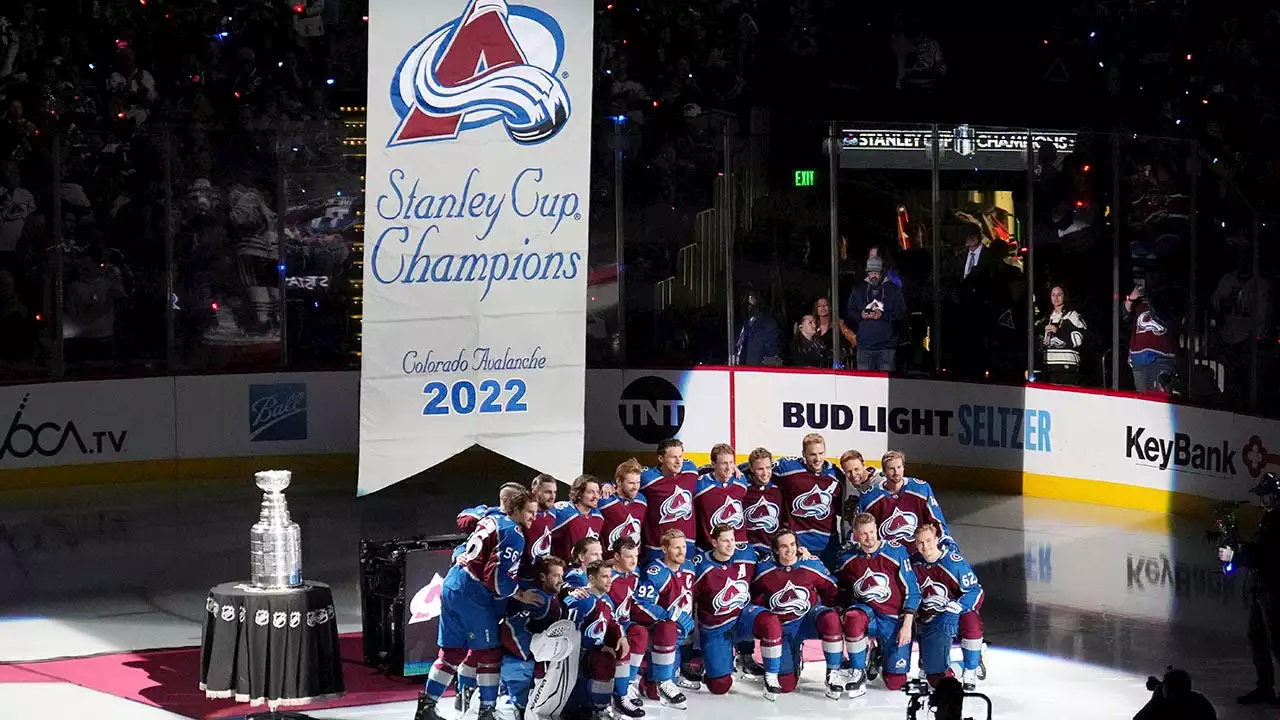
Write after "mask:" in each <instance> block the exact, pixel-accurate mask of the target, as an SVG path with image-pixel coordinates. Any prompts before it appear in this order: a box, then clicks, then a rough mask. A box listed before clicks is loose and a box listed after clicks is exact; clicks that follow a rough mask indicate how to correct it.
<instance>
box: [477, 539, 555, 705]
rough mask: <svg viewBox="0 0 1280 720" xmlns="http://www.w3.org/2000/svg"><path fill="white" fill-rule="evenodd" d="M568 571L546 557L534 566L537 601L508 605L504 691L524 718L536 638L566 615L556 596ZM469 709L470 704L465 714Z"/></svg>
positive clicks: (552, 557) (504, 625) (504, 632)
mask: <svg viewBox="0 0 1280 720" xmlns="http://www.w3.org/2000/svg"><path fill="white" fill-rule="evenodd" d="M564 570H565V564H564V560H561V559H560V558H558V557H556V556H555V555H543V556H542V557H540V558H538V560H537V562H536V563H534V568H533V573H532V574H533V575H534V576H535V577H536V578H537V580H536V581H535V582H534V583H533V586H532V588H531V589H532V591H533V593H534V594H535V595H536V596H537V602H535V603H524V602H521V601H520V600H517V599H514V598H513V599H512V600H510V601H508V602H507V617H506V618H505V619H504V620H503V621H502V627H501V633H502V647H503V649H504V650H506V655H505V656H504V657H503V658H502V676H501V689H502V691H503V692H504V693H505V694H506V695H507V697H509V698H511V704H512V705H514V706H515V708H516V717H517V718H521V717H523V716H524V709H525V706H526V705H527V704H528V702H529V688H530V687H531V686H532V685H533V672H534V661H533V651H532V649H531V643H532V642H533V636H534V634H535V633H539V632H542V631H543V630H545V629H546V628H547V627H549V626H550V625H551V623H553V622H555V621H556V620H559V619H560V617H561V616H562V615H563V614H564V613H563V610H564V608H563V606H562V605H561V603H560V601H559V600H558V599H557V597H556V596H557V595H558V594H559V592H560V586H561V585H562V583H563V582H564ZM526 596H528V595H527V594H526ZM465 707H466V702H464V704H463V708H464V710H463V712H465Z"/></svg>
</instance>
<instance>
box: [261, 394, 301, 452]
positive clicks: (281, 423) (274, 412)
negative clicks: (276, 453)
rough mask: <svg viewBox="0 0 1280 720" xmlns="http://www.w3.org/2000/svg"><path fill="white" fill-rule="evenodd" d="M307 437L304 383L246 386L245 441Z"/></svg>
mask: <svg viewBox="0 0 1280 720" xmlns="http://www.w3.org/2000/svg"><path fill="white" fill-rule="evenodd" d="M306 439H307V384H306V383H274V384H271V385H250V386H249V441H250V442H270V441H276V440H306Z"/></svg>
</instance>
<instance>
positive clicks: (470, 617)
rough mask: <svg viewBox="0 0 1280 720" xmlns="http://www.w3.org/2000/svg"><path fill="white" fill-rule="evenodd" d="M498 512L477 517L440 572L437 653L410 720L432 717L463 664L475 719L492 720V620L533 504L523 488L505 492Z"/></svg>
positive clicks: (497, 664) (508, 585)
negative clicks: (474, 696)
mask: <svg viewBox="0 0 1280 720" xmlns="http://www.w3.org/2000/svg"><path fill="white" fill-rule="evenodd" d="M503 512H504V514H503V515H491V516H489V517H485V518H483V519H481V520H480V522H479V523H477V524H476V529H475V530H474V531H473V532H472V533H471V536H470V537H469V538H468V539H467V544H466V549H465V551H464V552H463V553H462V554H460V555H459V556H458V558H457V560H456V562H455V564H454V566H453V567H451V568H449V573H448V575H447V576H446V577H445V581H444V587H443V589H442V591H441V598H440V608H441V613H440V620H439V631H438V632H439V638H438V641H437V642H438V644H439V647H440V655H439V658H438V659H437V660H436V662H435V665H434V666H432V668H431V672H430V673H429V674H428V676H427V686H426V689H425V691H424V692H422V693H420V694H419V695H418V707H417V711H416V712H415V713H414V718H415V720H438V719H439V717H440V716H439V714H438V713H437V712H436V704H437V703H438V702H439V701H440V696H441V695H443V694H444V691H445V689H447V688H448V687H449V683H450V682H451V681H452V680H453V677H454V675H455V674H456V673H457V672H458V666H459V665H463V666H465V667H466V668H467V669H468V670H469V671H470V672H471V673H472V674H474V675H475V677H476V679H477V682H478V685H479V695H480V715H479V717H480V720H492V718H493V717H494V708H495V706H496V705H497V701H498V673H499V670H500V668H501V665H502V648H501V641H500V639H499V632H498V623H499V622H500V621H501V619H502V616H503V614H504V610H505V609H506V599H507V598H509V597H511V596H512V595H516V594H517V589H518V588H517V584H516V578H517V577H518V575H519V573H520V557H521V555H522V554H523V553H524V534H523V533H524V530H526V529H528V527H529V525H531V524H532V523H533V518H534V516H535V515H536V514H537V512H538V504H537V502H536V501H535V500H534V499H533V496H532V495H530V494H529V493H528V492H527V491H525V490H523V489H522V490H521V491H520V492H518V493H514V494H512V495H510V496H508V498H507V500H506V501H505V502H504V503H503ZM518 599H520V600H521V601H522V602H527V603H529V604H534V603H536V602H537V598H536V597H534V596H533V595H532V594H531V593H530V594H524V593H522V594H521V595H520V596H519V597H518Z"/></svg>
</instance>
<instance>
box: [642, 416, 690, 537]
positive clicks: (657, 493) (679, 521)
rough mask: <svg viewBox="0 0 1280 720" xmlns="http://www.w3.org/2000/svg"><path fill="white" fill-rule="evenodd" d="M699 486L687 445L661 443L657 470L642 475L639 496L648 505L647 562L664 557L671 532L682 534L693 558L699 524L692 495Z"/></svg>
mask: <svg viewBox="0 0 1280 720" xmlns="http://www.w3.org/2000/svg"><path fill="white" fill-rule="evenodd" d="M697 485H698V468H697V466H695V465H694V464H693V463H692V462H691V461H689V460H686V459H685V457H684V443H682V442H680V441H679V440H676V439H674V438H673V439H669V440H663V441H662V442H660V443H658V466H657V467H656V468H646V469H645V471H644V472H643V473H641V474H640V492H642V493H644V496H645V499H646V500H647V501H648V507H647V509H646V511H645V518H644V527H643V528H641V531H640V533H641V537H642V539H643V541H644V546H645V560H646V562H653V561H654V560H658V559H660V558H661V557H662V555H663V552H662V538H663V536H664V535H666V533H667V531H668V530H679V531H680V534H681V535H682V536H683V537H684V538H685V540H686V541H687V542H688V544H689V547H688V548H686V549H685V555H686V556H687V557H690V558H692V557H694V555H695V553H696V550H695V548H694V538H695V537H696V532H697V527H698V526H697V522H696V521H695V519H694V515H693V492H694V489H695V488H696V487H697Z"/></svg>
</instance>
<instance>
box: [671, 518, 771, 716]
mask: <svg viewBox="0 0 1280 720" xmlns="http://www.w3.org/2000/svg"><path fill="white" fill-rule="evenodd" d="M735 537H736V535H735V531H734V528H733V527H731V526H729V525H718V526H716V527H715V529H713V530H712V531H711V538H712V542H713V543H714V547H713V548H712V549H711V550H708V551H707V552H706V553H704V554H703V556H702V561H701V562H699V563H698V578H697V580H695V581H694V586H693V598H694V607H695V608H697V619H698V635H699V637H700V638H701V640H702V659H703V663H704V666H705V668H706V678H707V689H708V690H710V691H711V693H712V694H713V695H723V694H725V693H727V692H729V688H731V687H733V665H734V658H733V649H734V645H735V644H736V643H743V642H751V641H752V639H753V638H755V639H759V640H760V654H761V656H762V657H764V667H765V674H764V697H765V699H766V700H774V699H776V698H777V697H778V694H779V693H781V692H782V689H781V687H780V686H779V685H778V667H779V662H780V661H781V657H782V626H781V625H780V624H779V623H778V618H777V617H775V616H774V615H773V613H771V612H769V611H768V610H766V609H765V608H763V607H761V606H760V605H753V604H751V580H752V578H753V577H754V576H755V564H756V556H755V553H753V552H751V551H750V550H745V549H742V550H739V549H738V547H737V543H736V539H735Z"/></svg>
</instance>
